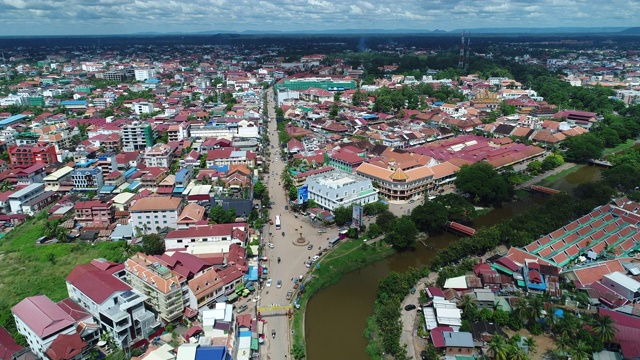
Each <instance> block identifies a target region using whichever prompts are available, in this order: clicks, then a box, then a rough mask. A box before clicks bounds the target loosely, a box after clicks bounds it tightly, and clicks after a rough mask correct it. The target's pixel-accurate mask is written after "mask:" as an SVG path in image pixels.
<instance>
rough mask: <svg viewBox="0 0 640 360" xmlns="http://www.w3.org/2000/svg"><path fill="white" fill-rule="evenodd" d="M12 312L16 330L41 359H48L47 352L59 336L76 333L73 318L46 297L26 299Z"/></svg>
mask: <svg viewBox="0 0 640 360" xmlns="http://www.w3.org/2000/svg"><path fill="white" fill-rule="evenodd" d="M11 312H12V313H13V318H14V321H15V322H16V329H17V330H18V332H19V333H20V334H21V335H22V336H24V337H25V339H26V340H27V343H28V344H29V347H30V348H31V351H33V353H34V354H35V355H36V356H38V358H40V359H47V357H46V355H45V352H46V350H47V348H48V347H49V345H51V343H53V341H54V340H55V339H56V338H57V337H58V336H59V335H61V334H67V335H69V334H74V333H75V332H76V323H75V321H74V320H73V318H72V317H71V316H70V315H69V314H67V313H66V312H65V311H64V310H63V309H62V308H60V307H59V306H58V305H57V304H56V303H54V302H53V301H51V299H49V298H48V297H47V296H46V295H36V296H31V297H28V298H25V299H24V300H22V301H20V302H19V303H18V304H17V305H16V306H14V307H12V308H11Z"/></svg>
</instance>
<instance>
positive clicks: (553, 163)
mask: <svg viewBox="0 0 640 360" xmlns="http://www.w3.org/2000/svg"><path fill="white" fill-rule="evenodd" d="M563 164H564V158H563V157H562V155H560V154H549V156H547V157H546V158H544V160H542V171H549V170H552V169H555V168H557V167H558V166H560V165H563Z"/></svg>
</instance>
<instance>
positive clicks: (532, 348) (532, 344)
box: [524, 336, 538, 354]
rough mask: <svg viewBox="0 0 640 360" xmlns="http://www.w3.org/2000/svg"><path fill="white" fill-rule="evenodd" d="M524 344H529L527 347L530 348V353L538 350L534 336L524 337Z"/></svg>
mask: <svg viewBox="0 0 640 360" xmlns="http://www.w3.org/2000/svg"><path fill="white" fill-rule="evenodd" d="M524 344H525V345H526V346H527V349H528V350H529V354H531V353H535V352H536V348H537V347H538V344H536V339H534V338H533V337H532V336H529V337H528V338H526V339H524Z"/></svg>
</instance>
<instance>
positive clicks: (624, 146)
mask: <svg viewBox="0 0 640 360" xmlns="http://www.w3.org/2000/svg"><path fill="white" fill-rule="evenodd" d="M635 144H636V141H635V140H634V139H629V140H627V141H626V142H623V143H622V144H620V145H618V146H616V147H614V148H609V149H605V150H604V152H603V153H602V154H603V155H604V156H607V155H611V154H613V153H617V152H619V151H622V150H625V149H628V148H630V147H632V146H633V145H635Z"/></svg>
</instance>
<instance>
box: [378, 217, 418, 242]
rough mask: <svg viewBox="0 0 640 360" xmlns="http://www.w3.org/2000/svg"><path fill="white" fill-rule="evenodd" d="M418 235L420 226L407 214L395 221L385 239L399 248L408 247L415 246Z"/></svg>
mask: <svg viewBox="0 0 640 360" xmlns="http://www.w3.org/2000/svg"><path fill="white" fill-rule="evenodd" d="M417 237H418V228H416V226H415V224H414V223H413V221H411V218H410V217H408V216H406V215H405V216H401V217H399V218H397V219H395V220H394V221H393V223H392V224H391V229H390V231H388V232H387V234H386V236H385V238H384V240H385V241H386V242H387V243H389V244H391V245H393V246H395V247H397V248H400V249H406V248H410V247H414V246H415V243H416V238H417Z"/></svg>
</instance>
